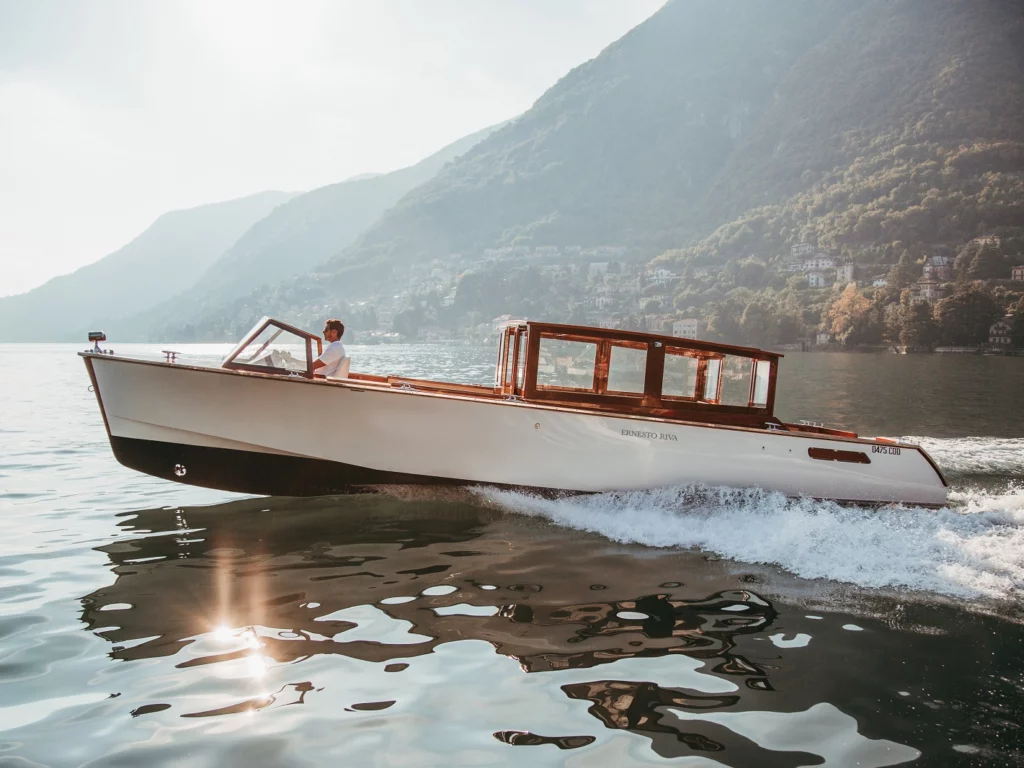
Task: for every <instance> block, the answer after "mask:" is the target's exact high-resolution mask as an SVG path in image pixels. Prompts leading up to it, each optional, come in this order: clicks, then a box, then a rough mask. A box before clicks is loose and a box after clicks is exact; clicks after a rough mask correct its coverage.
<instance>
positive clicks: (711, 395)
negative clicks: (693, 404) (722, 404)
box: [702, 357, 722, 403]
mask: <svg viewBox="0 0 1024 768" xmlns="http://www.w3.org/2000/svg"><path fill="white" fill-rule="evenodd" d="M721 373H722V361H721V360H719V359H718V358H717V357H713V358H709V359H707V360H705V361H704V397H703V398H702V399H704V400H707V401H708V402H709V403H715V402H718V377H719V376H720V375H721Z"/></svg>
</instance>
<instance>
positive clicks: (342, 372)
mask: <svg viewBox="0 0 1024 768" xmlns="http://www.w3.org/2000/svg"><path fill="white" fill-rule="evenodd" d="M351 365H352V358H351V357H349V356H348V355H345V356H344V357H343V358H341V365H339V366H338V370H337V371H335V372H334V375H333V376H329V377H328V378H331V379H347V378H348V369H349V366H351Z"/></svg>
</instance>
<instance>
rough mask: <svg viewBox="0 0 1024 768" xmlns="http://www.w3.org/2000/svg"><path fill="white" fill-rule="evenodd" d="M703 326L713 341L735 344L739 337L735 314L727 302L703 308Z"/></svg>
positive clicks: (715, 303)
mask: <svg viewBox="0 0 1024 768" xmlns="http://www.w3.org/2000/svg"><path fill="white" fill-rule="evenodd" d="M704 326H705V328H707V332H708V336H709V337H710V338H711V339H712V340H714V341H724V342H735V341H736V340H737V339H738V337H739V335H740V327H739V323H737V322H736V312H734V310H733V307H732V306H731V305H730V304H729V303H728V302H724V301H723V302H714V303H712V304H710V305H708V307H706V308H705V314H704Z"/></svg>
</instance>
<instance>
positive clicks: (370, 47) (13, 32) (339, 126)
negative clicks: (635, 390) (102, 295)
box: [0, 0, 661, 296]
mask: <svg viewBox="0 0 1024 768" xmlns="http://www.w3.org/2000/svg"><path fill="white" fill-rule="evenodd" d="M660 5H661V0H630V2H628V3H626V2H620V0H560V2H557V3H551V2H549V1H548V0H494V1H492V2H471V1H470V0H432V2H429V3H426V2H420V1H419V0H372V1H371V0H363V1H362V2H328V1H327V0H309V1H308V2H303V3H288V4H286V3H283V2H271V1H269V0H219V1H218V2H215V3H210V2H206V1H205V0H181V1H180V2H172V3H158V2H147V1H144V2H135V0H112V1H111V2H102V3H100V2H80V3H65V2H55V1H53V0H39V2H31V3H26V2H20V0H0V147H2V149H0V210H2V211H3V212H4V213H3V215H2V216H0V269H2V270H3V272H2V273H3V280H2V281H0V296H3V295H9V294H14V293H21V292H24V291H26V290H29V289H31V288H33V287H35V286H37V285H39V284H41V283H43V282H44V281H45V280H47V279H49V278H51V277H53V276H55V275H58V274H63V273H67V272H70V271H73V270H74V269H76V268H78V267H80V266H83V265H85V264H87V263H91V262H93V261H96V260H97V259H99V258H101V257H103V256H105V255H107V254H108V253H110V252H112V251H114V250H116V249H117V248H119V247H120V246H122V245H124V244H125V243H126V242H128V240H130V239H131V238H132V237H134V236H135V235H137V234H138V233H140V232H141V231H142V230H143V229H145V228H146V227H147V226H148V225H149V224H150V223H152V221H153V220H154V219H155V218H156V217H157V216H159V215H160V214H162V213H164V212H166V211H169V210H174V209H180V208H188V207H193V206H197V205H201V204H203V203H209V202H214V201H218V200H225V199H230V198H235V197H241V196H244V195H248V194H252V193H254V192H259V191H262V190H267V189H278V190H286V191H299V190H309V189H312V188H315V187H318V186H322V185H325V184H330V183H333V182H337V181H341V180H343V179H345V178H347V177H350V176H353V175H356V174H361V173H367V172H383V171H388V170H393V169H395V168H400V167H403V166H406V165H410V164H412V163H415V162H416V161H418V160H420V159H422V158H424V157H426V156H427V155H429V154H431V153H432V152H434V151H436V150H437V149H440V148H441V147H442V146H444V145H445V144H448V143H450V142H452V141H454V140H456V139H458V138H460V137H462V136H466V135H467V134H470V133H472V132H474V131H477V130H479V129H481V128H484V127H485V126H488V125H492V124H494V123H498V122H500V121H502V120H506V119H508V118H511V117H514V116H516V115H517V114H519V113H521V112H523V111H525V110H526V109H528V108H529V106H530V105H531V104H532V103H533V101H534V100H536V99H537V98H538V97H539V96H540V95H541V94H542V93H543V92H544V91H545V90H546V89H547V88H548V87H550V86H551V85H553V84H554V83H555V82H556V81H557V80H558V79H559V78H560V77H562V76H563V75H565V74H566V73H567V72H568V71H569V70H570V69H572V68H573V67H575V66H577V65H578V64H579V63H580V62H582V61H584V60H586V59H589V58H592V57H593V56H596V55H597V54H598V53H599V52H600V51H601V49H602V48H604V47H605V46H607V45H608V44H610V43H611V42H613V41H614V40H616V39H617V38H619V37H621V36H622V35H623V34H624V33H625V32H626V31H628V30H629V29H630V28H631V27H634V26H636V25H637V24H638V23H640V22H641V21H643V20H644V19H646V18H647V17H648V16H650V15H651V14H652V13H653V12H654V11H656V10H657V9H658V7H659V6H660Z"/></svg>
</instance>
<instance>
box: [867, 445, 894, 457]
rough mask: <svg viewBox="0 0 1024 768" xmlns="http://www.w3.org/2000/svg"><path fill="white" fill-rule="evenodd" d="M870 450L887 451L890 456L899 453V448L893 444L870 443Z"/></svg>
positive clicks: (875, 451) (876, 451)
mask: <svg viewBox="0 0 1024 768" xmlns="http://www.w3.org/2000/svg"><path fill="white" fill-rule="evenodd" d="M871 452H872V453H887V454H890V455H892V456H899V455H900V449H899V448H897V447H896V446H895V445H872V446H871Z"/></svg>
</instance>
